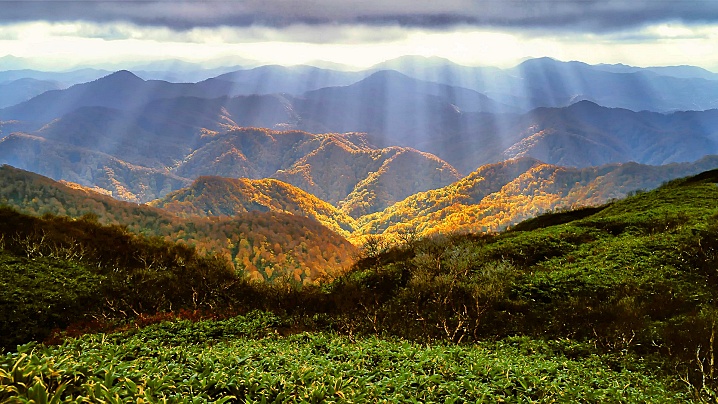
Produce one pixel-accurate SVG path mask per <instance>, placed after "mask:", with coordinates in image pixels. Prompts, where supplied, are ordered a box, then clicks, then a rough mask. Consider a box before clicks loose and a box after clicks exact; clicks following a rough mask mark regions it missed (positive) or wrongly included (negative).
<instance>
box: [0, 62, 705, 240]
mask: <svg viewBox="0 0 718 404" xmlns="http://www.w3.org/2000/svg"><path fill="white" fill-rule="evenodd" d="M173 66H174V67H173ZM178 66H179V67H178ZM173 68H175V69H177V72H178V74H179V73H182V74H187V75H188V76H187V77H189V75H193V74H194V75H196V76H195V77H199V75H201V74H205V75H206V74H210V72H213V73H218V75H217V76H214V77H210V78H207V79H203V80H201V81H199V80H198V81H196V82H186V83H177V82H169V81H164V80H158V79H143V78H140V77H139V76H138V75H137V74H135V73H133V72H130V71H126V70H121V71H117V72H114V73H110V74H105V75H104V76H101V77H97V76H99V75H100V74H104V72H102V71H99V70H83V71H77V72H65V73H54V75H53V74H50V73H47V74H40V73H39V72H34V71H24V72H25V73H24V74H25V75H26V76H23V71H7V72H0V86H3V87H2V88H3V89H6V92H5V93H3V97H5V98H3V100H5V101H3V102H5V103H6V104H7V103H14V102H15V101H16V100H21V101H19V102H17V103H14V105H10V106H6V107H4V108H2V109H0V163H3V164H9V165H11V166H14V167H17V168H19V169H23V170H28V171H31V172H34V173H38V174H41V175H44V176H47V177H50V178H52V179H54V180H62V181H68V182H69V183H74V184H77V186H79V187H83V189H89V190H93V191H95V192H98V193H101V194H105V195H111V196H112V197H114V198H117V199H121V200H125V201H130V202H134V203H150V204H151V205H152V206H155V207H161V208H162V209H164V211H167V212H169V213H170V214H171V215H173V217H184V218H199V217H203V218H204V219H205V220H207V219H208V218H212V217H225V218H226V217H234V216H235V215H244V214H248V213H251V212H265V213H267V212H269V213H272V214H282V215H283V214H294V215H297V216H306V217H309V218H311V219H312V220H315V221H318V222H319V223H321V224H323V225H325V226H326V227H328V228H329V229H331V230H332V231H333V232H334V233H336V234H337V235H338V236H339V237H340V238H345V239H346V238H349V239H351V240H352V241H355V242H356V241H357V240H358V239H359V238H361V237H363V236H366V235H367V234H372V233H383V234H386V235H388V236H390V237H393V236H396V235H398V234H400V233H402V232H406V231H410V232H416V233H417V234H432V233H436V232H449V231H497V230H500V229H504V228H506V227H507V226H511V225H512V224H514V223H517V222H518V221H520V220H522V219H524V218H528V217H531V216H533V215H536V214H539V213H541V212H544V211H546V210H551V209H557V208H558V209H561V208H565V207H571V206H581V205H595V204H601V203H605V202H606V201H608V200H610V199H611V198H616V197H621V196H624V195H626V194H627V193H628V192H630V191H635V190H637V189H643V188H654V187H656V186H658V185H660V183H661V182H662V181H665V180H668V179H671V178H676V177H680V176H686V175H691V174H695V173H697V172H699V171H701V170H706V169H710V168H713V167H712V165H714V164H717V162H716V161H715V158H714V157H706V156H710V155H716V154H718V110H716V109H710V108H715V107H716V106H718V75H715V74H714V73H711V72H708V71H706V70H702V69H698V68H693V67H690V66H676V67H663V68H637V67H631V66H624V65H588V64H585V63H581V62H560V61H556V60H553V59H548V58H540V59H531V60H527V61H525V62H523V63H521V64H520V65H518V66H516V67H514V68H511V69H498V68H487V67H467V66H460V65H456V64H454V63H452V62H449V61H447V60H444V59H439V58H420V57H405V58H401V59H396V60H392V61H388V62H385V63H383V64H380V65H377V66H374V67H372V68H370V69H367V70H364V71H360V72H351V71H343V70H331V69H326V68H318V67H311V66H294V67H284V66H260V67H254V68H249V69H235V70H230V71H226V70H228V68H217V69H202V68H201V66H196V65H191V64H189V65H188V64H182V63H179V64H178V63H175V62H171V63H170V61H168V62H167V63H165V64H155V65H148V66H143V67H141V69H138V74H142V75H144V76H145V77H147V78H151V77H162V75H161V74H159V72H161V71H162V69H168V70H167V72H168V75H167V77H170V76H171V75H170V73H171V71H170V69H173ZM93 76H94V77H93ZM83 77H84V78H87V77H92V79H91V80H87V81H82V82H77V83H73V80H82V78H83ZM45 90H47V91H45ZM35 93H40V94H36V95H35ZM13 97H15V98H14V99H13ZM13 100H15V101H13ZM222 220H225V219H222Z"/></svg>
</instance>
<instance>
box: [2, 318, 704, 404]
mask: <svg viewBox="0 0 718 404" xmlns="http://www.w3.org/2000/svg"><path fill="white" fill-rule="evenodd" d="M278 322H280V320H279V319H278V318H277V317H275V316H273V315H270V314H267V313H259V312H255V313H252V314H250V315H248V316H246V317H236V318H232V319H228V320H224V321H201V322H195V323H192V322H188V321H184V322H174V323H160V324H155V325H152V326H149V327H146V328H144V329H141V330H136V331H128V332H124V333H117V334H108V335H106V334H94V335H86V336H83V337H81V338H78V339H69V340H67V341H65V342H64V343H63V344H62V345H59V346H49V347H47V346H38V345H34V344H30V345H25V346H22V347H20V348H19V350H18V351H17V352H15V353H11V354H6V355H5V356H3V357H0V400H3V401H4V402H5V401H11V402H12V401H14V402H25V400H35V401H34V402H70V401H72V402H191V403H201V402H227V401H233V402H247V403H251V402H308V403H318V402H444V403H457V402H487V403H488V402H492V403H493V402H527V403H528V402H546V403H549V402H587V403H606V402H612V403H622V402H625V403H638V402H641V403H647V402H685V401H690V395H689V394H688V390H687V389H686V387H685V386H677V385H676V384H677V383H675V382H671V381H670V380H667V379H664V378H662V377H661V376H659V375H656V374H655V373H654V367H652V366H651V365H653V364H651V363H650V362H649V361H645V360H640V359H637V358H635V357H632V356H625V355H624V356H615V355H605V354H599V353H598V352H597V350H596V349H595V348H593V347H592V346H590V345H587V344H582V343H578V342H575V341H570V340H561V341H540V340H532V339H529V338H510V339H507V340H504V341H499V342H484V343H479V344H474V345H467V346H460V345H455V344H442V343H437V344H431V345H423V344H418V343H412V342H407V341H403V340H396V339H382V338H377V337H362V338H358V339H350V338H349V337H346V336H340V335H337V334H333V333H298V334H293V335H290V336H286V337H282V336H279V335H277V334H276V332H275V331H276V330H275V326H276V325H277V324H278Z"/></svg>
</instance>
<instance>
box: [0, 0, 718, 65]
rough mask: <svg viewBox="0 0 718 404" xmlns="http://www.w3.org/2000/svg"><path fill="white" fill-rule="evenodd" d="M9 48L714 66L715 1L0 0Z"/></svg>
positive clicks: (717, 54) (74, 56)
mask: <svg viewBox="0 0 718 404" xmlns="http://www.w3.org/2000/svg"><path fill="white" fill-rule="evenodd" d="M7 55H13V56H16V57H21V58H29V59H31V60H34V61H35V62H36V63H42V64H44V65H45V67H46V68H49V67H56V68H58V69H59V68H67V67H72V66H79V65H103V64H104V65H107V64H113V63H123V62H128V61H131V62H133V63H134V62H142V61H150V60H159V59H175V58H176V59H183V60H188V61H193V62H200V63H205V64H206V65H207V66H208V67H209V66H210V65H211V64H213V63H214V64H223V63H224V64H226V63H237V64H241V63H243V62H246V63H250V62H248V61H246V60H245V59H251V60H256V61H259V62H260V63H263V64H267V63H277V64H301V63H311V62H314V61H318V60H321V61H327V62H332V63H339V64H344V65H350V66H353V67H355V68H363V67H368V66H371V65H373V64H376V63H379V62H381V61H384V60H388V59H393V58H396V57H400V56H403V55H422V56H439V57H444V58H448V59H451V60H452V61H454V62H456V63H459V64H463V65H481V66H498V67H510V66H513V65H516V64H518V63H520V62H521V61H522V60H525V59H527V58H531V57H544V56H548V57H553V58H556V59H559V60H564V61H569V60H580V61H583V62H587V63H592V64H596V63H624V64H629V65H634V66H666V65H694V66H700V67H703V68H706V69H709V70H712V71H715V72H718V1H716V0H701V1H698V0H626V1H623V0H621V1H618V0H539V1H532V0H392V1H387V0H294V1H293V0H195V1H175V0H160V1H139V0H119V1H102V0H74V1H65V0H50V1H34V0H25V1H7V0H0V57H3V56H7ZM1 69H3V66H2V65H0V70H1Z"/></svg>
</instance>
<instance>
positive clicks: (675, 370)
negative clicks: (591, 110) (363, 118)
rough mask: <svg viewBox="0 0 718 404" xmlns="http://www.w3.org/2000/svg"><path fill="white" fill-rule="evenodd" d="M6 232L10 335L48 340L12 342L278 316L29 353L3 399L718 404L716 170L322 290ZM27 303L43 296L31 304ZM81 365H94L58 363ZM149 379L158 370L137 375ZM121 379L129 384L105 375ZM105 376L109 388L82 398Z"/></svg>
mask: <svg viewBox="0 0 718 404" xmlns="http://www.w3.org/2000/svg"><path fill="white" fill-rule="evenodd" d="M7 215H9V216H8V217H10V218H11V219H3V223H6V225H5V229H6V230H5V233H4V244H3V255H2V257H1V258H2V259H3V260H4V261H3V262H4V263H5V264H4V266H3V270H4V271H6V272H7V273H5V274H3V279H8V280H9V282H11V283H8V284H7V285H4V286H5V287H4V288H3V289H2V290H3V291H4V293H5V295H4V297H3V299H2V300H0V303H2V304H0V308H2V310H4V313H5V314H4V317H5V318H7V319H8V320H6V321H5V322H4V323H3V324H6V326H7V327H18V325H17V324H23V322H29V323H30V325H31V326H32V327H35V328H31V327H30V326H28V327H30V328H27V329H24V328H18V329H23V330H26V331H24V334H22V336H16V338H15V339H14V340H13V341H12V342H13V343H15V342H18V343H19V342H26V341H29V340H33V339H41V336H42V335H43V334H42V333H41V332H39V331H33V330H35V329H40V330H41V331H43V332H44V333H45V334H44V335H47V334H48V333H49V330H51V329H52V328H55V327H58V328H61V329H63V328H64V329H67V330H68V334H67V335H76V334H77V332H78V330H81V329H82V327H79V326H78V321H79V320H85V321H86V320H88V319H100V318H105V317H103V316H106V318H107V319H109V320H112V319H114V322H111V324H114V327H117V326H118V325H119V326H121V325H122V324H128V323H127V322H128V321H129V322H130V323H129V324H134V325H136V326H141V325H144V324H147V323H152V322H156V321H157V320H160V319H167V318H175V317H177V316H181V313H180V312H181V310H182V309H184V310H185V313H189V315H188V316H189V317H192V318H194V319H197V317H200V316H202V315H204V316H208V317H215V318H224V317H227V316H229V315H232V314H234V313H248V312H249V311H251V310H255V309H259V310H262V311H264V312H265V314H263V315H261V316H269V317H262V318H264V320H261V319H259V320H257V319H255V320H252V319H251V318H250V319H248V318H240V317H238V318H235V319H228V320H226V322H200V323H189V322H180V323H165V324H162V325H158V326H155V328H148V329H146V330H144V331H138V332H137V333H136V334H135V332H134V331H133V332H130V331H126V333H125V334H117V335H114V334H113V335H110V336H103V335H90V336H85V337H82V338H81V339H78V340H74V339H70V340H68V341H67V342H65V343H64V345H62V346H59V347H50V348H46V347H43V346H40V347H38V348H32V347H31V346H27V347H21V348H19V349H20V350H21V351H22V353H11V354H8V355H6V356H5V357H4V359H2V360H3V361H4V362H2V364H1V365H0V370H2V371H0V385H1V386H3V388H4V389H5V390H4V391H6V392H7V391H16V392H20V391H22V393H21V394H25V395H26V396H27V397H30V396H31V395H32V394H41V393H42V391H47V390H49V391H50V394H51V395H53V394H65V393H62V392H61V393H57V392H58V391H61V390H62V391H67V393H66V394H71V395H72V396H73V397H91V398H90V399H93V398H92V397H95V398H96V397H100V396H101V395H104V394H113V395H114V394H117V395H118V396H120V397H137V394H146V395H147V397H148V399H149V400H153V399H159V398H161V397H165V398H168V399H172V397H179V395H183V394H187V393H186V392H187V391H188V389H192V391H196V392H198V393H197V394H200V395H202V397H205V398H206V399H207V400H215V399H218V398H219V397H225V396H229V395H231V396H235V397H238V398H251V399H252V400H254V399H261V397H266V398H271V399H276V398H281V397H284V398H285V399H289V400H295V401H300V398H301V397H304V398H305V399H307V400H312V398H311V397H315V398H314V399H316V400H319V399H320V398H322V397H323V398H324V399H330V398H331V397H335V398H336V397H340V398H341V397H342V396H341V395H339V393H338V392H341V394H343V395H344V396H345V397H344V398H346V397H353V398H354V399H356V400H361V399H367V398H368V399H369V400H373V399H374V398H376V397H393V399H396V400H408V399H410V398H411V397H406V396H399V394H407V392H408V390H407V389H409V386H412V388H411V389H410V390H411V391H412V392H415V393H409V394H411V396H412V397H415V398H417V399H420V400H441V401H445V400H447V399H451V398H452V397H472V398H475V399H476V400H481V399H482V397H484V398H483V400H486V399H489V400H495V399H496V397H501V398H502V399H505V400H507V401H511V400H514V401H522V400H523V401H529V400H533V401H538V402H552V401H575V400H577V399H578V400H585V401H588V402H606V401H610V402H644V401H645V402H676V401H689V400H690V399H694V400H697V401H701V400H702V401H711V400H715V399H716V398H717V397H718V396H717V395H716V393H715V392H716V390H715V389H716V388H717V387H718V377H716V372H715V371H716V369H715V358H714V356H715V353H714V352H715V337H716V335H715V334H716V323H717V322H718V307H717V306H716V304H715V302H716V301H718V292H716V290H718V289H716V286H717V285H718V283H717V282H718V276H717V275H716V271H715V268H716V267H717V265H718V241H717V240H718V170H716V171H709V172H705V173H703V174H701V175H698V176H696V177H691V178H687V179H682V180H676V181H673V182H671V183H668V184H666V185H664V186H662V187H660V188H658V189H656V190H654V191H650V192H644V193H639V194H636V195H634V196H631V197H629V198H626V199H625V200H620V201H615V202H611V203H609V204H606V205H603V206H599V207H595V208H587V209H581V210H576V211H570V212H560V213H552V214H547V215H543V216H539V217H537V218H535V219H532V220H530V221H526V222H523V223H521V224H520V225H518V226H516V227H514V228H513V229H512V230H510V231H505V232H503V233H499V234H491V235H478V234H465V235H453V236H448V237H447V236H432V237H427V238H420V239H416V240H408V242H407V243H406V244H404V245H401V246H397V247H394V248H391V249H377V250H374V251H370V252H371V253H370V254H367V255H365V257H364V258H363V259H361V260H360V261H359V262H358V263H357V264H356V265H355V266H354V267H353V269H352V270H351V271H349V272H348V273H346V274H344V275H341V276H339V277H338V278H336V279H335V280H334V281H332V282H328V283H326V284H324V285H322V286H313V285H301V284H300V283H298V282H294V283H291V282H289V283H276V284H275V285H273V286H266V285H265V284H262V283H250V282H246V280H243V279H240V278H238V277H237V276H236V275H234V273H233V272H232V271H229V272H228V271H227V267H226V266H223V265H224V264H223V261H221V260H213V259H212V258H202V257H201V256H198V255H196V253H194V252H192V251H191V250H188V249H186V247H181V246H172V245H170V244H165V243H164V242H162V241H161V240H155V241H153V240H145V239H138V238H135V237H136V236H129V235H128V234H127V233H125V232H124V230H123V229H121V228H117V227H113V228H102V227H97V224H93V223H92V220H90V219H89V218H87V219H85V220H80V221H71V220H69V219H60V218H51V217H46V218H44V219H39V218H30V217H26V216H19V215H17V213H12V212H10V213H7ZM48 226H50V227H48ZM52 226H60V227H59V228H65V227H66V229H65V230H63V231H61V232H60V231H55V230H52V231H51V229H53V227H52ZM18 229H28V231H30V232H31V233H28V234H29V236H25V233H22V232H19V230H18ZM104 234H114V235H115V236H113V237H115V239H116V240H119V241H120V242H118V241H116V240H108V239H107V237H106V236H104ZM66 235H67V236H69V237H71V239H70V240H74V241H73V242H67V240H66V239H64V238H62V237H65V236H66ZM55 237H60V238H55ZM63 240H65V241H63ZM77 240H89V241H88V243H90V244H87V243H85V242H84V241H82V242H76V241H77ZM122 240H125V241H122ZM143 240H145V241H143ZM92 243H99V244H98V246H97V247H92V248H90V247H89V246H95V244H92ZM75 246H80V247H75ZM103 246H104V247H103ZM117 246H126V247H122V248H119V249H118V247H117ZM100 247H102V248H104V250H103V249H102V248H100ZM133 248H135V250H133ZM107 250H110V251H108V252H107V253H108V254H110V255H105V253H103V251H107ZM78 254H79V255H80V256H79V257H78ZM117 254H121V255H119V257H118V258H117V259H123V260H127V261H117V260H116V259H113V257H116V256H117ZM95 257H96V258H95ZM190 263H192V264H191V265H190ZM29 273H33V274H34V278H33V277H28V274H29ZM43 279H47V281H42V280H43ZM36 280H37V281H36ZM100 282H101V285H103V286H102V287H100V288H98V283H100ZM61 284H62V285H63V286H60V285H61ZM8 286H11V287H8ZM197 288H200V289H197ZM98 290H99V292H98ZM32 293H39V294H41V295H42V296H45V297H46V298H45V300H42V299H37V298H27V296H32ZM23 296H25V297H24V298H23ZM107 296H116V298H115V299H114V300H113V299H109V300H107ZM54 302H58V303H57V304H55V303H54ZM79 302H82V303H79ZM93 302H98V305H97V306H95V305H93ZM103 302H104V303H103ZM45 305H48V308H47V309H46V308H45ZM94 307H97V308H98V309H94ZM195 310H199V311H195ZM35 312H37V313H40V314H41V315H33V316H30V314H29V313H35ZM267 312H271V313H272V314H267ZM28 318H30V321H28ZM118 320H122V322H120V323H117V321H118ZM257 321H259V323H257ZM263 321H264V322H265V323H264V325H261V324H262V322H263ZM32 324H35V325H32ZM258 324H259V325H258ZM38 327H39V328H38ZM66 327H69V328H66ZM129 328H134V326H133V325H130V326H129ZM85 329H89V330H93V329H94V330H97V329H98V328H97V324H95V325H94V328H93V326H90V327H89V328H87V327H86V328H85ZM0 334H1V335H13V334H12V332H7V333H5V332H4V333H0ZM337 334H338V335H337ZM135 338H136V339H135ZM140 341H141V342H140ZM205 341H209V342H208V343H207V344H204V342H205ZM491 341H494V342H491ZM454 344H458V345H454ZM100 345H101V346H100ZM10 346H11V345H10V342H9V341H6V345H5V347H6V348H7V347H10ZM178 347H181V348H178ZM188 347H191V348H188ZM78 350H79V351H81V352H86V354H83V356H81V357H75V358H76V359H75V360H73V361H65V360H63V359H62V358H65V357H67V355H70V353H71V352H77V351H78ZM98 352H99V353H98ZM103 352H104V353H103ZM113 352H114V353H113ZM258 352H262V354H259V353H258ZM268 352H271V355H267V353H268ZM23 353H24V354H27V355H28V356H23ZM73 355H75V354H73ZM98 357H102V358H105V359H103V360H102V361H99V360H98V359H97V358H98ZM156 358H162V359H161V361H160V362H155V360H156ZM228 358H232V359H228ZM298 358H301V359H298ZM462 358H464V359H462ZM466 358H469V359H466ZM138 361H139V362H138ZM228 361H229V362H228ZM237 361H239V362H237ZM298 361H299V362H301V363H303V364H304V365H302V366H299V367H297V366H295V365H294V364H295V363H298ZM91 362H92V363H93V364H90V363H91ZM230 362H231V363H230ZM94 363H98V364H97V365H94ZM139 363H141V364H142V365H141V366H145V365H146V366H148V368H147V369H143V370H142V371H141V372H139V373H138V372H137V371H136V370H137V366H140V365H138V364H139ZM172 363H175V364H177V366H176V367H173V366H174V365H172V366H170V364H172ZM471 363H473V364H480V365H479V367H478V368H470V364H471ZM44 364H47V367H43V366H45V365H44ZM238 364H239V365H241V366H239V367H237V366H238ZM188 366H189V368H188ZM13 367H15V368H16V369H23V370H22V371H21V372H15V371H11V370H12V368H13ZM110 367H112V369H114V370H113V372H115V373H113V374H112V375H111V376H107V375H108V374H109V373H108V371H107V369H109V368H110ZM43 369H44V370H43ZM77 369H85V370H84V371H82V374H83V375H84V376H83V377H82V378H80V379H77V378H75V379H71V378H70V376H65V375H70V374H76V373H75V372H76V370H77ZM103 369H104V370H103ZM133 369H134V370H133ZM348 369H352V370H351V371H352V372H354V373H351V376H348V373H346V372H349V370H348ZM405 369H411V371H408V373H407V376H400V375H401V374H402V373H401V372H402V371H403V370H405ZM466 369H473V371H471V372H469V373H465V372H466ZM517 369H519V370H517ZM498 370H500V374H499V373H495V372H497V371H498ZM133 372H134V373H133ZM244 372H248V373H246V374H245V373H244ZM238 374H241V375H242V376H241V377H238V376H237V375H238ZM27 375H38V378H37V379H35V378H32V379H27V377H28V376H27ZM140 375H145V376H140ZM208 375H214V376H216V377H215V378H214V379H212V378H208V377H209V376H208ZM393 375H397V376H396V378H394V376H393ZM106 376H107V377H109V379H102V380H108V381H106V382H104V386H105V388H100V390H89V389H87V388H86V387H85V386H86V385H88V386H89V385H92V384H93V383H96V382H97V381H96V379H95V378H97V377H106ZM235 376H237V377H235ZM33 377H34V376H33ZM407 378H408V379H407ZM30 380H33V381H32V382H29V381H30ZM38 380H40V381H41V382H40V381H38ZM98 380H100V379H98ZM405 380H411V382H410V384H409V385H406V384H404V383H405V382H404V381H405ZM203 381H206V383H205V382H203ZM246 381H253V382H252V383H250V384H245V382H246ZM22 383H24V384H22ZM62 386H65V387H62ZM31 389H33V390H32V391H31ZM43 389H44V390H43ZM65 389H66V390H65ZM332 389H333V390H332ZM282 392H287V394H290V396H289V397H285V396H282V395H281V394H282ZM346 399H348V398H346Z"/></svg>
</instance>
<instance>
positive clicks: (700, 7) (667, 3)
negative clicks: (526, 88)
mask: <svg viewBox="0 0 718 404" xmlns="http://www.w3.org/2000/svg"><path fill="white" fill-rule="evenodd" d="M37 20H45V21H78V20H84V21H93V22H108V21H125V22H132V23H135V24H138V25H152V26H165V27H168V28H171V29H174V30H184V29H189V28H194V27H212V26H221V25H229V26H250V25H254V26H257V25H259V26H270V27H284V26H289V25H293V24H309V25H312V24H368V25H389V24H393V25H402V26H409V27H425V28H442V27H447V26H452V25H458V24H461V25H476V26H487V27H512V28H520V27H525V28H539V29H566V30H579V31H592V32H605V31H611V30H618V29H624V28H630V27H635V26H643V25H646V24H650V23H655V22H664V21H681V22H684V23H689V24H690V23H709V22H715V21H718V1H714V0H707V1H697V0H637V1H631V0H621V1H617V0H603V1H595V0H542V1H530V0H441V1H437V0H394V1H386V0H305V1H302V0H203V1H199V0H198V1H170V0H166V1H138V0H123V1H100V0H75V1H66V0H50V1H32V0H29V1H5V0H0V22H5V23H7V22H19V21H37Z"/></svg>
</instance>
